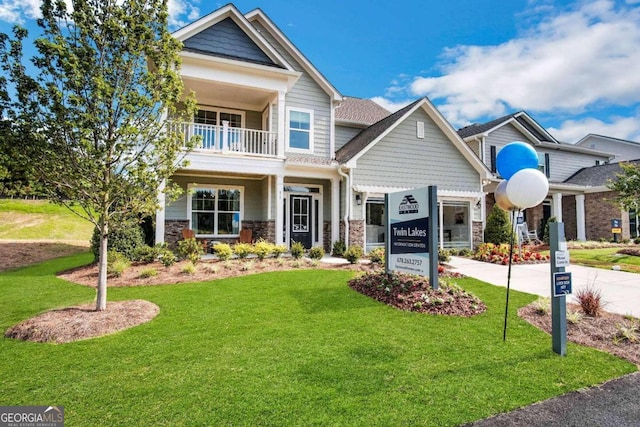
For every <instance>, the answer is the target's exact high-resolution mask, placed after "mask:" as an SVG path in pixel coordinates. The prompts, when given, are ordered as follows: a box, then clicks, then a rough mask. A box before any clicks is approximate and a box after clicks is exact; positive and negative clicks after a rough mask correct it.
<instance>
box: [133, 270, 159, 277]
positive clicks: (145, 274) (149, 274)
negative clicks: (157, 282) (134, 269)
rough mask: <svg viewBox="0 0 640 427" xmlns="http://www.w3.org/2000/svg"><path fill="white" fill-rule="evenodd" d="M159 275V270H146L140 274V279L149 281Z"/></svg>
mask: <svg viewBox="0 0 640 427" xmlns="http://www.w3.org/2000/svg"><path fill="white" fill-rule="evenodd" d="M157 275H158V270H156V269H155V268H146V269H144V270H142V271H141V272H140V275H139V276H138V277H139V278H140V279H148V278H149V277H155V276H157Z"/></svg>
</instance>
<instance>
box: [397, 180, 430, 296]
mask: <svg viewBox="0 0 640 427" xmlns="http://www.w3.org/2000/svg"><path fill="white" fill-rule="evenodd" d="M437 197H438V196H437V187H435V186H430V187H428V188H426V187H425V188H416V189H413V190H407V191H400V192H397V193H390V194H387V195H386V196H385V211H386V212H387V236H389V237H388V238H387V239H386V244H385V245H386V250H385V258H386V265H387V273H390V272H392V271H400V272H403V273H409V274H418V275H421V276H429V283H430V284H431V287H432V288H433V289H438V239H437V238H438V236H437V230H438V213H437V212H438V204H437Z"/></svg>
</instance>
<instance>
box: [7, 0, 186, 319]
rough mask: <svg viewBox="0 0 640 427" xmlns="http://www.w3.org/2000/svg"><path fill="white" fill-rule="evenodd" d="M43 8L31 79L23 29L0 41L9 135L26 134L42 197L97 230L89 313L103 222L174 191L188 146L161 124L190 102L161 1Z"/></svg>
mask: <svg viewBox="0 0 640 427" xmlns="http://www.w3.org/2000/svg"><path fill="white" fill-rule="evenodd" d="M41 10H42V16H43V17H42V18H41V19H39V20H38V25H39V27H40V28H41V31H42V36H41V37H39V38H37V39H36V40H35V42H34V44H35V48H36V50H37V52H38V53H37V54H36V56H35V57H34V58H33V59H32V60H31V61H32V63H33V66H34V67H35V71H34V72H33V76H31V75H30V74H29V72H28V69H27V67H26V66H25V65H24V62H23V53H22V43H23V41H24V40H25V39H26V38H27V37H28V34H27V32H26V30H24V29H23V28H19V27H16V28H14V33H13V39H10V38H9V37H8V36H6V35H2V36H1V37H2V39H1V41H2V42H3V43H2V51H1V52H0V57H1V59H2V65H3V68H4V70H5V73H7V75H8V79H9V81H10V82H11V83H12V84H13V86H14V92H15V95H13V99H12V101H11V102H10V109H11V110H12V112H11V114H12V120H13V124H12V125H13V131H14V134H15V132H20V133H21V134H22V135H28V138H25V146H24V147H23V154H22V155H23V156H24V158H26V159H28V160H29V161H30V164H32V165H33V167H34V173H35V174H36V176H37V178H38V179H39V180H41V181H42V182H43V183H44V184H45V188H44V189H45V191H46V194H47V196H48V197H49V198H50V199H51V200H53V201H55V202H57V203H60V204H63V205H66V206H69V205H71V204H73V203H77V204H79V205H80V206H81V208H82V211H83V213H81V215H82V216H84V217H85V218H86V219H88V220H89V221H91V222H92V223H93V224H94V225H95V226H96V228H97V229H98V230H99V234H100V251H99V253H100V256H99V277H98V288H97V303H96V310H104V309H105V308H106V301H107V243H108V236H109V229H110V225H111V224H114V221H115V222H120V221H124V220H126V219H128V218H131V217H138V215H144V214H151V213H152V212H154V211H155V210H156V208H157V205H158V189H159V188H162V187H161V185H162V183H167V184H166V186H164V188H165V192H166V193H167V194H168V197H172V196H175V195H176V194H177V193H176V191H177V189H176V186H175V185H173V184H171V183H170V182H168V178H169V177H170V176H171V174H172V173H173V172H174V171H175V169H176V168H177V167H179V166H180V165H181V163H182V160H183V154H184V153H186V152H188V150H189V149H190V148H191V147H192V144H187V145H188V146H187V147H186V148H185V147H184V143H183V141H184V138H183V135H180V134H178V133H175V132H173V131H172V130H171V129H170V127H168V126H165V124H166V119H167V118H175V119H177V120H180V119H181V116H182V117H193V116H192V114H193V108H194V105H195V103H194V100H193V96H188V97H186V98H185V97H184V94H183V92H184V88H183V84H182V80H181V79H180V75H179V69H180V58H179V55H178V53H179V51H180V49H181V45H180V43H179V42H178V41H177V40H175V39H174V38H173V37H171V34H170V33H169V31H168V29H167V21H168V13H167V0H145V1H139V0H117V1H116V0H74V1H73V10H68V9H67V6H66V4H65V1H64V0H44V1H43V3H42V7H41ZM179 105H182V106H183V107H182V108H180V109H178V106H179Z"/></svg>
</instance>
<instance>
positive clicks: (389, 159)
mask: <svg viewBox="0 0 640 427" xmlns="http://www.w3.org/2000/svg"><path fill="white" fill-rule="evenodd" d="M417 121H421V122H424V125H425V126H424V127H425V138H424V139H419V138H417V137H416V122H417ZM353 175H354V184H360V185H381V186H391V187H414V186H416V187H419V186H427V185H434V184H435V185H438V188H439V189H443V190H445V189H446V190H460V191H481V189H480V175H479V174H478V172H477V171H476V170H475V169H474V168H473V167H472V166H471V165H470V164H469V162H468V161H467V160H466V159H465V158H464V157H463V156H462V154H461V153H460V151H458V149H457V148H456V147H455V146H454V145H453V143H452V142H451V141H450V140H449V139H448V138H447V137H446V136H445V135H444V134H443V133H442V131H441V130H440V129H439V128H438V127H437V126H436V124H435V123H434V122H433V121H432V120H431V119H430V118H429V116H427V114H426V113H425V112H424V110H423V109H421V108H420V109H418V110H416V111H415V112H414V113H413V114H412V115H411V116H409V117H408V118H407V119H406V120H404V121H403V122H402V123H400V124H399V125H398V126H397V127H396V128H394V129H393V130H392V131H391V132H390V133H389V134H388V135H387V136H385V137H384V139H383V140H381V141H379V142H378V143H377V144H376V145H374V146H373V147H372V148H371V149H370V150H369V151H367V152H366V153H365V154H364V155H363V156H362V157H360V158H359V159H358V161H357V167H356V168H355V169H354V170H353Z"/></svg>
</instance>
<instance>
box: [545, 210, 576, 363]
mask: <svg viewBox="0 0 640 427" xmlns="http://www.w3.org/2000/svg"><path fill="white" fill-rule="evenodd" d="M549 246H550V250H551V295H552V298H551V341H552V347H553V351H554V352H555V353H557V354H559V355H560V356H566V355H567V297H566V295H567V293H571V273H566V272H565V271H564V268H565V266H568V265H569V252H568V251H567V242H566V240H565V237H564V223H562V222H550V223H549ZM567 291H568V292H567Z"/></svg>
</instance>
